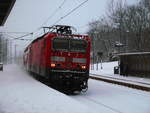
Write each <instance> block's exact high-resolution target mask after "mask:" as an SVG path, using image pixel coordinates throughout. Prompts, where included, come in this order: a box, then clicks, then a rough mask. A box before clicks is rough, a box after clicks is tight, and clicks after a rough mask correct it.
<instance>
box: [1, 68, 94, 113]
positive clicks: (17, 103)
mask: <svg viewBox="0 0 150 113" xmlns="http://www.w3.org/2000/svg"><path fill="white" fill-rule="evenodd" d="M0 113H94V110H93V109H89V108H88V107H87V106H84V105H83V104H81V103H79V102H78V101H75V100H73V99H72V98H70V97H69V96H66V95H64V94H62V93H60V92H58V91H56V90H54V89H51V88H50V87H48V86H46V85H44V84H42V83H40V82H38V81H37V80H35V79H34V78H32V77H31V76H29V75H28V73H26V72H25V71H23V69H21V68H20V67H19V66H17V65H6V66H4V71H3V72H0Z"/></svg>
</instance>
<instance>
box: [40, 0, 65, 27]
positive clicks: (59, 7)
mask: <svg viewBox="0 0 150 113" xmlns="http://www.w3.org/2000/svg"><path fill="white" fill-rule="evenodd" d="M66 1H67V0H64V1H63V2H62V3H61V4H60V6H58V8H57V9H56V10H55V11H54V12H53V13H52V14H51V15H50V16H49V17H48V18H47V19H46V20H45V21H44V22H43V24H42V25H41V26H43V25H44V24H46V23H47V22H48V21H49V20H50V19H51V18H53V17H54V16H55V15H56V13H57V12H58V11H59V10H60V9H61V8H62V6H63V5H64V4H65V2H66Z"/></svg>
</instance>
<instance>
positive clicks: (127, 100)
mask: <svg viewBox="0 0 150 113" xmlns="http://www.w3.org/2000/svg"><path fill="white" fill-rule="evenodd" d="M71 97H72V98H73V99H75V100H78V101H79V102H80V103H84V104H86V105H87V106H89V107H93V109H95V110H99V111H104V110H105V112H101V113H108V112H112V113H150V92H145V91H140V90H136V89H131V88H128V87H124V86H119V85H115V84H110V83H105V82H100V81H96V80H91V79H90V80H89V89H88V91H87V92H86V93H85V94H82V95H77V96H71ZM99 106H103V107H99Z"/></svg>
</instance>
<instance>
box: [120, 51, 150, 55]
mask: <svg viewBox="0 0 150 113" xmlns="http://www.w3.org/2000/svg"><path fill="white" fill-rule="evenodd" d="M146 54H150V52H131V53H120V54H117V56H132V55H146Z"/></svg>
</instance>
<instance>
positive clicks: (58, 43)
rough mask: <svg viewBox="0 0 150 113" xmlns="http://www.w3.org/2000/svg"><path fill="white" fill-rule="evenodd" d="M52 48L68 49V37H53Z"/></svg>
mask: <svg viewBox="0 0 150 113" xmlns="http://www.w3.org/2000/svg"><path fill="white" fill-rule="evenodd" d="M53 49H54V50H65V51H67V50H68V49H69V40H68V39H64V38H63V39H61V38H54V40H53Z"/></svg>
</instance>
